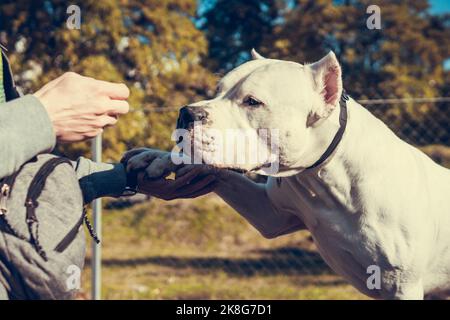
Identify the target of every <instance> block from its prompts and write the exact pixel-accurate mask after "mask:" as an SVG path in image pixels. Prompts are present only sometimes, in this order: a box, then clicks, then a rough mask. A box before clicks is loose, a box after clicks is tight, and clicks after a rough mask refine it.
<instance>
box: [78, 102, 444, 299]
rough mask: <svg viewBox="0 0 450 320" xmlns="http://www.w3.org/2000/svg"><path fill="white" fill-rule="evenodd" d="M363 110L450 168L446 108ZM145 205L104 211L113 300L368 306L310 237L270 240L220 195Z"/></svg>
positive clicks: (107, 281) (377, 106)
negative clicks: (315, 302)
mask: <svg viewBox="0 0 450 320" xmlns="http://www.w3.org/2000/svg"><path fill="white" fill-rule="evenodd" d="M366 102H367V103H363V105H365V106H366V107H367V108H368V109H369V110H370V111H371V112H372V113H373V114H374V115H375V116H377V117H378V118H380V119H381V120H382V121H383V122H384V123H386V124H387V125H388V126H389V127H390V128H391V129H392V130H393V131H394V132H395V133H396V134H397V135H398V136H399V137H400V138H402V139H403V140H405V141H407V142H408V143H410V144H413V145H415V146H418V147H419V148H420V149H422V150H423V151H424V152H426V153H427V154H428V155H430V156H431V157H432V158H433V159H434V160H435V161H437V162H438V163H440V164H442V165H444V166H447V167H450V125H449V124H450V102H449V101H445V100H444V101H440V100H438V101H433V102H423V101H420V100H418V101H414V100H409V101H407V102H405V103H403V102H400V103H399V102H398V101H397V102H395V101H391V102H389V101H388V102H387V103H384V102H383V101H381V102H379V103H371V101H366ZM372 102H373V101H372ZM385 102H386V101H385ZM142 200H143V201H139V200H135V201H134V202H133V201H130V200H127V201H128V203H125V204H124V203H122V204H119V203H118V202H109V203H107V210H106V213H105V214H104V227H103V229H104V239H103V243H104V248H103V252H104V257H103V270H104V273H103V275H104V276H103V297H104V298H106V299H109V298H113V299H121V298H135V299H160V298H161V299H179V298H191V299H214V298H224V299H360V298H364V296H363V295H361V294H359V293H358V292H357V291H356V290H355V289H353V288H352V287H351V286H350V285H348V284H347V283H346V281H344V280H343V279H342V278H341V277H339V276H337V275H336V274H335V273H334V272H333V271H332V270H331V269H330V268H329V267H328V266H327V265H326V264H325V263H324V261H323V260H322V258H321V257H320V255H319V254H318V253H317V250H316V248H315V245H314V242H313V241H312V238H311V237H310V235H309V234H308V232H306V231H301V232H297V233H295V234H292V235H287V236H283V237H279V238H277V239H274V240H267V239H264V238H262V237H261V236H260V235H259V234H258V233H257V232H256V231H255V230H254V229H253V228H252V227H251V226H249V224H248V223H247V222H246V221H244V220H243V219H242V218H241V217H239V215H238V214H236V213H235V212H234V211H233V210H232V209H230V208H229V207H228V206H227V205H226V204H225V203H224V202H223V201H222V200H220V199H219V198H218V197H217V196H215V195H209V196H205V197H202V198H199V199H195V200H177V201H172V202H164V201H160V200H157V199H147V198H145V199H142ZM88 272H89V270H88ZM88 278H89V277H86V279H88ZM88 287H89V283H87V284H86V292H89V290H88V289H87V288H88Z"/></svg>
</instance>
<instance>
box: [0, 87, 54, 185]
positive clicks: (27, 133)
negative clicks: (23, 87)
mask: <svg viewBox="0 0 450 320" xmlns="http://www.w3.org/2000/svg"><path fill="white" fill-rule="evenodd" d="M55 142H56V139H55V134H54V133H53V126H52V123H51V122H50V119H49V117H48V114H47V111H46V110H45V108H44V106H43V105H42V104H41V102H40V101H39V100H38V99H37V98H36V97H34V96H32V95H27V96H24V97H21V98H18V99H15V100H12V101H10V102H6V103H2V104H1V105H0V178H3V177H6V176H9V175H11V174H12V173H14V172H15V171H16V170H17V169H19V168H20V166H21V165H22V164H24V163H25V162H26V161H28V160H30V159H31V158H33V157H34V156H36V155H37V154H40V153H45V152H50V151H51V150H52V149H53V147H54V146H55Z"/></svg>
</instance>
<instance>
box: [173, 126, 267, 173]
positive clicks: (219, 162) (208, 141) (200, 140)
mask: <svg viewBox="0 0 450 320" xmlns="http://www.w3.org/2000/svg"><path fill="white" fill-rule="evenodd" d="M219 133H220V131H218V130H208V128H206V129H205V128H203V131H202V132H201V133H200V134H199V133H198V132H196V131H195V130H194V129H192V128H191V129H190V130H188V134H187V135H186V134H185V135H182V136H179V137H178V139H177V145H178V146H179V148H180V152H181V153H182V156H183V158H184V159H185V161H188V162H189V163H191V164H206V165H210V166H212V167H215V168H219V169H229V170H232V171H235V172H238V173H249V172H256V173H260V172H264V171H265V170H269V169H270V168H271V167H272V165H273V157H270V156H271V154H270V152H268V151H267V150H263V151H265V152H264V153H265V154H267V156H263V157H262V158H258V155H259V154H260V153H261V152H260V153H259V154H258V152H257V151H258V148H260V149H261V148H267V146H266V145H264V144H262V143H260V142H258V141H257V140H255V141H253V143H255V144H256V143H258V146H252V145H251V143H252V140H251V139H248V137H245V136H240V135H236V136H233V137H232V138H230V137H223V136H221V137H218V136H217V134H219ZM227 139H228V140H227ZM242 141H245V143H243V142H242ZM230 145H231V146H233V147H231V148H230V147H229V146H230ZM238 146H241V147H242V146H244V149H245V150H239V147H238ZM241 149H242V148H241ZM255 150H256V151H255ZM263 174H264V173H263Z"/></svg>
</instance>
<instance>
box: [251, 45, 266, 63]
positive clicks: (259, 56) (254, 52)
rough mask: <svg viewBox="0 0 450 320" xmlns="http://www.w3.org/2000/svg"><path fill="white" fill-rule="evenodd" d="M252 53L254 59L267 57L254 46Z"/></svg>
mask: <svg viewBox="0 0 450 320" xmlns="http://www.w3.org/2000/svg"><path fill="white" fill-rule="evenodd" d="M250 53H251V55H252V59H253V60H259V59H265V58H264V57H263V56H262V55H260V54H259V53H258V52H256V50H255V48H253V49H252V51H251V52H250Z"/></svg>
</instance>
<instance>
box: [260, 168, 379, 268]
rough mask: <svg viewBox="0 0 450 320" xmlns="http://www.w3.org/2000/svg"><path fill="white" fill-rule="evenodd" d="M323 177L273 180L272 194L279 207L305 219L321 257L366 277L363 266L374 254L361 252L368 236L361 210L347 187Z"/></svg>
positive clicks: (296, 177) (306, 176)
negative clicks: (337, 184)
mask: <svg viewBox="0 0 450 320" xmlns="http://www.w3.org/2000/svg"><path fill="white" fill-rule="evenodd" d="M271 179H274V178H271ZM324 180H325V179H323V177H320V176H318V175H317V173H314V174H299V175H296V176H292V177H287V178H282V179H281V181H280V179H278V181H277V180H276V179H274V180H273V181H272V182H271V183H270V184H269V186H270V188H269V189H270V190H269V193H270V195H271V198H272V200H273V201H275V206H276V207H278V208H279V209H281V210H282V211H284V212H290V213H292V214H294V215H296V216H298V217H300V218H301V219H302V220H303V222H304V223H305V224H306V226H307V227H308V230H309V231H310V232H311V234H312V236H313V238H314V240H315V242H316V245H317V247H318V249H319V251H320V253H321V255H322V257H323V258H324V259H325V260H326V262H327V263H328V264H329V265H330V266H331V267H332V268H333V269H334V270H335V271H337V272H338V273H340V274H342V275H348V271H349V270H350V271H351V272H352V273H355V272H357V273H361V276H364V275H365V269H364V267H363V266H364V265H367V264H370V261H371V260H372V259H371V258H373V257H370V254H368V253H367V252H361V251H360V249H361V246H360V244H361V241H363V239H364V238H365V235H364V231H363V230H362V229H361V228H360V226H361V225H360V221H359V219H360V214H359V213H358V212H357V210H358V209H357V208H356V207H355V205H353V204H352V202H351V201H350V200H348V199H347V197H346V196H345V193H346V191H345V190H335V189H334V188H339V187H338V186H333V185H331V186H330V185H327V184H325V182H324ZM347 269H349V270H347ZM359 271H360V272H359Z"/></svg>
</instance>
